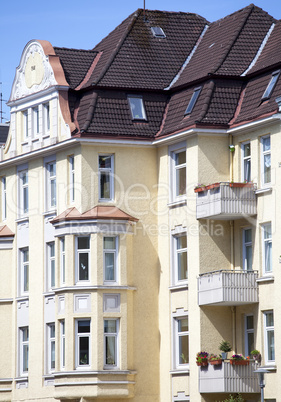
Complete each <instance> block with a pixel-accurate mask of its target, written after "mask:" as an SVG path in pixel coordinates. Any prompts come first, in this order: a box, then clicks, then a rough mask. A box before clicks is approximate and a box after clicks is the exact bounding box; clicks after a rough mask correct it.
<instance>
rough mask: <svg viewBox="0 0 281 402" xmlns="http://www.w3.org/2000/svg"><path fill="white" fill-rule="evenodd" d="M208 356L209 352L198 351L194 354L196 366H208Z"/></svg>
mask: <svg viewBox="0 0 281 402" xmlns="http://www.w3.org/2000/svg"><path fill="white" fill-rule="evenodd" d="M208 357H209V353H207V352H198V353H197V355H196V364H197V366H208Z"/></svg>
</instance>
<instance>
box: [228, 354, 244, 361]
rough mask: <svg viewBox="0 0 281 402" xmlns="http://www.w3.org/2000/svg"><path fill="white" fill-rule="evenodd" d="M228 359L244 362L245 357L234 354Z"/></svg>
mask: <svg viewBox="0 0 281 402" xmlns="http://www.w3.org/2000/svg"><path fill="white" fill-rule="evenodd" d="M230 359H231V360H245V357H244V356H242V355H237V354H235V355H232V356H231V358H230Z"/></svg>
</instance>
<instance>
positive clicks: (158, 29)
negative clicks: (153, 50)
mask: <svg viewBox="0 0 281 402" xmlns="http://www.w3.org/2000/svg"><path fill="white" fill-rule="evenodd" d="M150 29H151V31H152V33H153V35H154V36H155V38H166V35H165V33H164V31H163V29H162V28H161V27H151V28H150Z"/></svg>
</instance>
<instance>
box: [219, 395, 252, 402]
mask: <svg viewBox="0 0 281 402" xmlns="http://www.w3.org/2000/svg"><path fill="white" fill-rule="evenodd" d="M216 402H217V401H216ZM222 402H245V399H243V398H242V396H241V394H236V395H234V396H232V395H231V394H230V395H229V397H228V398H227V399H225V400H224V401H222Z"/></svg>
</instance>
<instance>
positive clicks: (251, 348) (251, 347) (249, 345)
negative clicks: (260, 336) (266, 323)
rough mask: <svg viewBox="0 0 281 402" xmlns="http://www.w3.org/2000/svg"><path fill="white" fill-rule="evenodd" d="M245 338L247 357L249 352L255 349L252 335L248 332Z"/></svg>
mask: <svg viewBox="0 0 281 402" xmlns="http://www.w3.org/2000/svg"><path fill="white" fill-rule="evenodd" d="M247 338H248V350H247V352H246V354H247V356H249V355H250V353H251V351H252V350H254V349H255V343H254V333H253V332H249V333H248V334H247Z"/></svg>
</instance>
